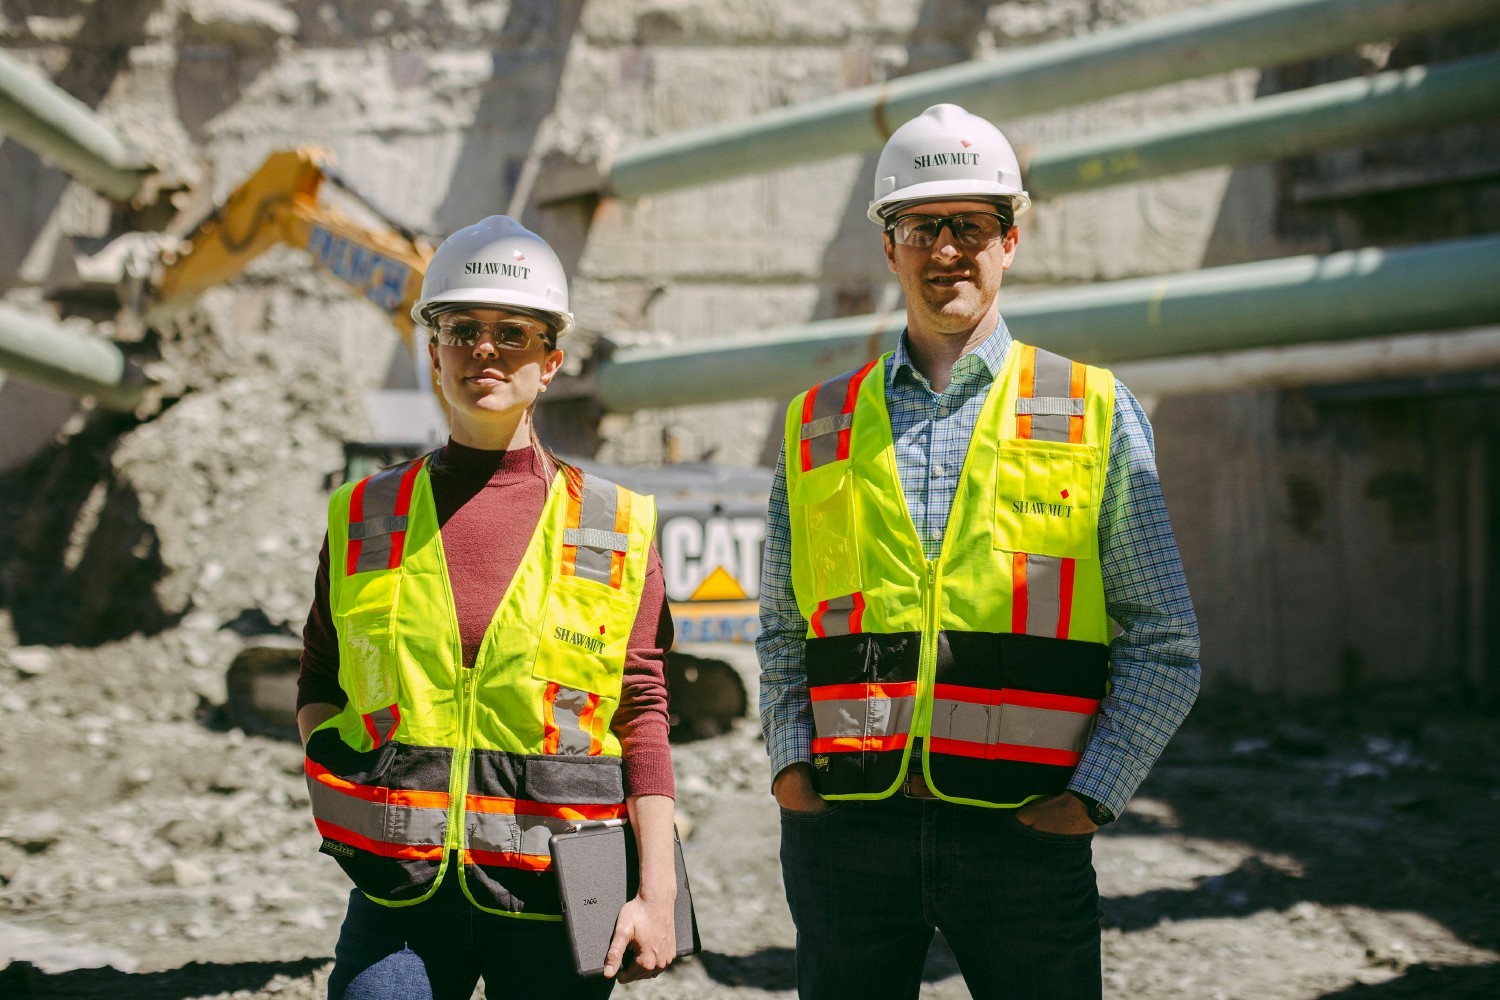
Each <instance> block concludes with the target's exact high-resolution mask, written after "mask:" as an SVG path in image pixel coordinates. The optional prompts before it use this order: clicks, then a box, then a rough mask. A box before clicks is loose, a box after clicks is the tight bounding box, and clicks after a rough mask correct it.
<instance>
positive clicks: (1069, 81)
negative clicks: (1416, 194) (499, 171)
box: [604, 0, 1500, 198]
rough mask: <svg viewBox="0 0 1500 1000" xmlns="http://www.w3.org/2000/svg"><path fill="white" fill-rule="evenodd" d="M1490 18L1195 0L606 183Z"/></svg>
mask: <svg viewBox="0 0 1500 1000" xmlns="http://www.w3.org/2000/svg"><path fill="white" fill-rule="evenodd" d="M1496 17H1500V10H1497V8H1496V5H1495V0H1245V2H1239V3H1226V4H1217V5H1214V6H1210V7H1200V8H1194V9H1191V10H1186V11H1182V12H1180V13H1176V14H1172V15H1168V16H1165V17H1160V18H1154V19H1151V20H1148V21H1141V22H1137V23H1135V24H1129V25H1125V26H1123V27H1119V28H1113V29H1109V30H1105V31H1099V32H1095V33H1093V34H1089V35H1085V36H1082V37H1079V38H1068V39H1062V40H1059V41H1055V42H1046V43H1043V44H1041V45H1033V46H1029V47H1027V48H1024V49H1017V50H1014V51H1006V52H1002V53H1001V54H999V55H997V56H995V57H993V58H990V59H984V60H977V61H973V62H966V63H961V64H959V65H956V66H946V67H944V68H942V69H936V70H931V71H929V72H926V73H916V74H913V75H911V76H906V77H900V78H897V79H894V80H889V81H887V82H885V83H882V84H877V85H875V86H870V87H861V88H859V89H856V90H849V91H845V92H843V93H840V94H834V95H832V96H829V97H825V98H819V99H816V100H811V101H806V102H804V103H802V104H797V105H793V106H791V107H785V108H778V109H776V110H774V111H769V112H766V113H764V114H761V115H757V116H755V117H752V118H749V119H744V120H741V121H736V122H729V123H726V124H723V125H715V126H711V127H709V128H703V129H694V130H691V131H688V132H680V133H678V134H676V135H669V136H664V137H661V138H657V139H652V140H649V141H647V142H643V143H639V144H637V145H635V146H632V147H630V148H627V149H625V150H623V151H622V152H621V153H620V154H619V155H618V156H617V157H616V158H615V159H614V161H613V162H612V163H611V164H609V166H608V168H607V172H606V176H605V179H604V185H605V188H606V189H607V191H608V193H610V194H613V195H616V196H617V197H621V198H639V197H641V196H643V195H648V194H653V193H657V192H661V191H670V190H674V189H677V188H683V187H689V186H692V185H695V184H705V183H709V182H711V181H717V180H723V179H725V178H729V177H736V176H740V175H743V174H749V173H755V172H758V171H764V170H779V169H782V168H784V167H788V166H793V165H796V164H800V163H806V162H808V161H811V160H819V159H824V158H826V157H830V156H836V155H838V154H841V153H852V152H861V151H865V150H872V149H878V148H879V147H880V146H881V145H882V144H883V143H884V142H885V140H886V138H887V137H888V136H889V135H890V133H891V131H892V130H894V129H895V128H896V127H897V126H899V125H900V124H901V123H903V122H905V121H906V120H908V119H910V118H913V117H915V116H916V115H919V114H921V113H922V111H923V110H925V109H926V108H927V107H929V106H930V105H933V104H938V103H943V102H949V103H954V104H961V105H963V106H964V107H965V108H967V109H968V110H970V111H972V112H974V113H975V114H977V115H982V116H984V117H986V118H990V119H991V120H994V121H1000V122H1007V121H1013V120H1015V119H1017V118H1020V117H1023V116H1025V115H1031V114H1036V113H1039V112H1043V111H1050V110H1052V109H1055V108H1063V107H1069V106H1072V105H1076V104H1084V103H1087V102H1089V101H1095V100H1099V99H1101V98H1105V97H1110V96H1113V95H1115V94H1121V93H1126V92H1129V91H1133V90H1142V89H1145V88H1147V87H1155V86H1159V85H1161V84H1167V83H1174V82H1177V81H1180V80H1190V79H1194V78H1196V77H1202V76H1209V75H1211V74H1214V73H1223V72H1227V71H1228V70H1232V69H1238V68H1241V67H1246V66H1272V65H1278V64H1281V63H1287V62H1293V61H1296V60H1299V59H1308V58H1311V57H1314V56H1319V55H1325V54H1327V53H1330V52H1338V51H1341V50H1345V49H1350V48H1353V47H1354V46H1356V45H1359V44H1362V43H1364V42H1371V41H1380V40H1383V39H1387V38H1401V37H1408V36H1412V35H1421V34H1426V33H1429V32H1434V31H1442V30H1445V29H1448V28H1454V27H1458V26H1460V25H1465V24H1470V23H1474V22H1478V21H1483V20H1488V19H1494V18H1496Z"/></svg>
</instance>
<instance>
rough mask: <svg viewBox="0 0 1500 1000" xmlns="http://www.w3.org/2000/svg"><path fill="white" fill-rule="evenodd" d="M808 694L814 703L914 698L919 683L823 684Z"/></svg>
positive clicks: (811, 689)
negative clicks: (862, 699)
mask: <svg viewBox="0 0 1500 1000" xmlns="http://www.w3.org/2000/svg"><path fill="white" fill-rule="evenodd" d="M939 687H941V685H939ZM808 694H809V696H810V697H811V699H812V700H813V701H855V700H858V699H861V698H913V697H915V696H916V694H917V682H916V681H897V682H896V683H894V684H823V685H820V686H818V687H815V688H810V689H809V690H808Z"/></svg>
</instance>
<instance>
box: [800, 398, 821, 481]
mask: <svg viewBox="0 0 1500 1000" xmlns="http://www.w3.org/2000/svg"><path fill="white" fill-rule="evenodd" d="M821 388H822V385H821V384H819V385H815V386H813V387H812V388H811V389H809V390H807V395H806V396H803V397H802V423H803V424H810V423H812V420H813V405H814V403H815V402H816V401H817V398H818V390H819V389H821ZM802 471H803V472H811V471H812V439H811V438H803V439H802Z"/></svg>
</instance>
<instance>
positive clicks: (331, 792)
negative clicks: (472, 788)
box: [307, 776, 448, 846]
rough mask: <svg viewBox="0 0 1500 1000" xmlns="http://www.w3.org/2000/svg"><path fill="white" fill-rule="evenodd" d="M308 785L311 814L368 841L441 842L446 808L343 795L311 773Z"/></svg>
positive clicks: (401, 842) (432, 843) (445, 824)
mask: <svg viewBox="0 0 1500 1000" xmlns="http://www.w3.org/2000/svg"><path fill="white" fill-rule="evenodd" d="M307 788H308V794H309V796H310V797H311V798H312V810H313V815H314V816H316V817H317V818H318V819H321V820H323V821H324V822H326V823H332V824H334V825H335V826H341V827H343V828H344V829H345V830H348V831H349V832H351V833H356V834H358V835H359V836H361V837H364V838H366V839H368V840H378V841H381V842H383V843H391V844H409V845H412V846H422V845H426V846H433V845H437V844H441V843H442V842H443V838H444V833H445V831H446V830H447V818H448V811H447V810H446V809H426V808H418V807H416V806H402V805H395V806H393V805H387V804H386V803H384V802H371V801H369V800H367V799H361V798H358V797H357V796H354V795H345V794H344V793H343V792H341V791H338V790H337V789H334V788H329V787H328V786H327V785H325V784H323V783H322V782H321V781H318V780H317V779H316V778H313V777H311V776H309V777H308V779H307Z"/></svg>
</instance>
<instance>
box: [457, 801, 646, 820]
mask: <svg viewBox="0 0 1500 1000" xmlns="http://www.w3.org/2000/svg"><path fill="white" fill-rule="evenodd" d="M464 808H465V809H467V810H468V811H469V812H477V813H505V814H508V815H518V816H551V817H553V818H554V819H564V820H583V819H619V818H620V817H621V816H624V815H626V813H627V810H626V807H625V803H623V802H621V803H617V804H609V803H604V804H594V805H590V804H584V805H578V804H576V803H575V804H573V805H558V804H557V803H555V802H533V801H532V800H530V799H513V798H505V797H502V796H498V795H466V796H464Z"/></svg>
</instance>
